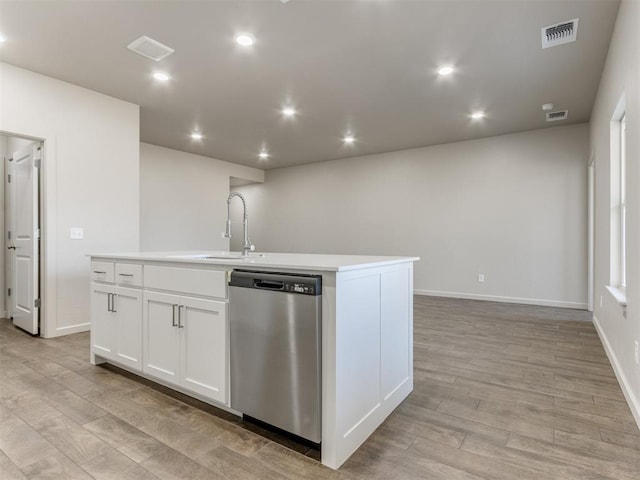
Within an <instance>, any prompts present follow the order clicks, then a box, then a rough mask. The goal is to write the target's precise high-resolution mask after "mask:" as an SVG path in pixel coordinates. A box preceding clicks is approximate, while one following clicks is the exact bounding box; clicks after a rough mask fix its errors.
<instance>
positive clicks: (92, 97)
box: [0, 63, 140, 337]
mask: <svg viewBox="0 0 640 480" xmlns="http://www.w3.org/2000/svg"><path fill="white" fill-rule="evenodd" d="M139 117H140V115H139V107H138V106H137V105H133V104H130V103H127V102H123V101H120V100H117V99H114V98H111V97H107V96H105V95H101V94H98V93H96V92H93V91H90V90H87V89H84V88H80V87H77V86H75V85H71V84H69V83H66V82H61V81H59V80H55V79H53V78H50V77H46V76H43V75H39V74H36V73H33V72H30V71H27V70H23V69H20V68H16V67H13V66H11V65H8V64H5V63H0V132H6V133H10V134H19V135H26V136H31V137H36V138H40V139H43V140H44V159H43V171H42V174H43V175H44V192H43V195H44V238H43V248H44V258H45V260H44V265H43V267H44V268H43V272H42V275H43V283H44V292H43V303H44V309H43V311H42V313H41V315H42V317H43V320H44V332H43V333H44V336H47V337H51V336H57V335H64V334H67V333H73V332H76V331H82V330H87V329H88V327H89V261H88V259H87V257H86V254H87V253H90V252H101V251H114V250H129V251H130V250H137V249H138V244H139V172H140V166H139V149H140V144H139V142H140V139H139V137H140V136H139ZM70 227H83V228H84V237H85V238H84V240H70V239H69V228H70Z"/></svg>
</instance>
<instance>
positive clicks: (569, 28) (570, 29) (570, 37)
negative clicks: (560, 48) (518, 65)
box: [542, 18, 578, 48]
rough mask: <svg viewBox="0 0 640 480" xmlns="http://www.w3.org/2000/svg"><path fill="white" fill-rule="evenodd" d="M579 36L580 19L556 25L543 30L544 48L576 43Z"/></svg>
mask: <svg viewBox="0 0 640 480" xmlns="http://www.w3.org/2000/svg"><path fill="white" fill-rule="evenodd" d="M577 35H578V19H577V18H574V19H573V20H568V21H566V22H560V23H556V24H555V25H550V26H548V27H544V28H543V29H542V48H549V47H555V46H556V45H562V44H563V43H569V42H575V41H576V36H577Z"/></svg>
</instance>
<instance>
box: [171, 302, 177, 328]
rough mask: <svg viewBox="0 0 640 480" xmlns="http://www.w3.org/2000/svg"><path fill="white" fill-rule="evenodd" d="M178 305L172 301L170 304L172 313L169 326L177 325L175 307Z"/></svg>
mask: <svg viewBox="0 0 640 480" xmlns="http://www.w3.org/2000/svg"><path fill="white" fill-rule="evenodd" d="M177 307H178V304H177V303H174V304H173V305H171V310H172V312H171V313H172V314H173V318H172V319H171V326H172V327H177V326H178V324H177V323H176V308H177Z"/></svg>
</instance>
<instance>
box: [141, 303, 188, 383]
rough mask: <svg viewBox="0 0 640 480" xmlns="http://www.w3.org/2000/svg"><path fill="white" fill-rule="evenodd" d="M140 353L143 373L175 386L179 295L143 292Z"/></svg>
mask: <svg viewBox="0 0 640 480" xmlns="http://www.w3.org/2000/svg"><path fill="white" fill-rule="evenodd" d="M143 299H144V312H143V325H142V351H143V365H142V370H143V371H144V373H147V374H149V375H153V376H154V377H157V378H160V379H163V380H166V381H167V382H170V383H174V384H178V383H179V371H180V368H179V367H180V329H179V328H178V323H177V310H178V308H177V307H178V304H179V303H180V297H179V296H178V295H169V294H166V293H155V292H145V293H144V295H143Z"/></svg>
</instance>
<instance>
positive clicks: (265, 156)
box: [258, 150, 269, 160]
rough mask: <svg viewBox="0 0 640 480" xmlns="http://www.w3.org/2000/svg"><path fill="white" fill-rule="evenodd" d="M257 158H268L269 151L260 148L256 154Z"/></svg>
mask: <svg viewBox="0 0 640 480" xmlns="http://www.w3.org/2000/svg"><path fill="white" fill-rule="evenodd" d="M258 158H259V159H260V160H266V159H267V158H269V152H267V151H265V150H262V151H261V152H260V153H259V154H258Z"/></svg>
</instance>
